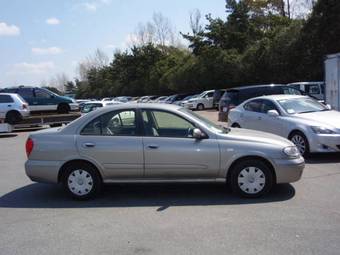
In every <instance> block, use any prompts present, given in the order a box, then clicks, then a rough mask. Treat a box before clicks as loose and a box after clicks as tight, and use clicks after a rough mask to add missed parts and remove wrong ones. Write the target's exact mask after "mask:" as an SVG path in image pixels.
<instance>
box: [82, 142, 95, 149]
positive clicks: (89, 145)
mask: <svg viewBox="0 0 340 255" xmlns="http://www.w3.org/2000/svg"><path fill="white" fill-rule="evenodd" d="M84 146H85V147H87V148H93V147H95V146H96V145H95V144H94V143H84Z"/></svg>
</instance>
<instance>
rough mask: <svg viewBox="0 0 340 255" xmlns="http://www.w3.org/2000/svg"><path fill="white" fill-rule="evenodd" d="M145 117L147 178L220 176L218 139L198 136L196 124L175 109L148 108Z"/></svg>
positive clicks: (143, 114) (144, 138) (143, 111)
mask: <svg viewBox="0 0 340 255" xmlns="http://www.w3.org/2000/svg"><path fill="white" fill-rule="evenodd" d="M142 118H143V124H144V130H145V131H144V132H145V135H144V137H143V145H144V157H145V177H146V178H150V179H201V178H202V179H204V178H216V177H217V174H218V172H219V168H220V166H219V160H220V159H219V157H220V153H219V147H218V144H217V141H216V140H215V139H213V138H208V137H207V139H200V140H198V139H194V138H193V137H192V131H193V129H194V128H195V125H194V124H193V123H191V122H190V121H188V120H186V119H185V118H183V117H181V116H179V115H177V114H175V113H173V112H169V111H161V110H150V109H144V110H142Z"/></svg>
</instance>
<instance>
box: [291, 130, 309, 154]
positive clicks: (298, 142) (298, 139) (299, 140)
mask: <svg viewBox="0 0 340 255" xmlns="http://www.w3.org/2000/svg"><path fill="white" fill-rule="evenodd" d="M291 141H292V142H293V143H294V144H295V146H296V147H297V148H298V149H299V151H300V153H301V154H302V155H303V154H304V153H305V151H306V142H305V139H304V138H303V137H302V136H301V135H294V136H293V137H292V139H291Z"/></svg>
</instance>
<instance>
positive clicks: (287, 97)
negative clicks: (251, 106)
mask: <svg viewBox="0 0 340 255" xmlns="http://www.w3.org/2000/svg"><path fill="white" fill-rule="evenodd" d="M306 97H307V98H308V96H302V95H286V94H280V95H268V96H260V97H254V98H251V99H249V100H254V99H271V100H284V99H294V98H306ZM249 100H247V101H249Z"/></svg>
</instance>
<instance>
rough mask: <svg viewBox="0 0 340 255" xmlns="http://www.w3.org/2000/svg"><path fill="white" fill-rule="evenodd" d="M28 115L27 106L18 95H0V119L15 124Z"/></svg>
mask: <svg viewBox="0 0 340 255" xmlns="http://www.w3.org/2000/svg"><path fill="white" fill-rule="evenodd" d="M29 115H30V111H29V109H28V104H27V103H26V101H25V100H24V99H23V98H22V97H21V96H19V95H18V94H12V93H0V119H4V120H5V122H6V123H8V124H16V123H18V122H20V121H21V120H22V119H23V118H26V117H28V116H29Z"/></svg>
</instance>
